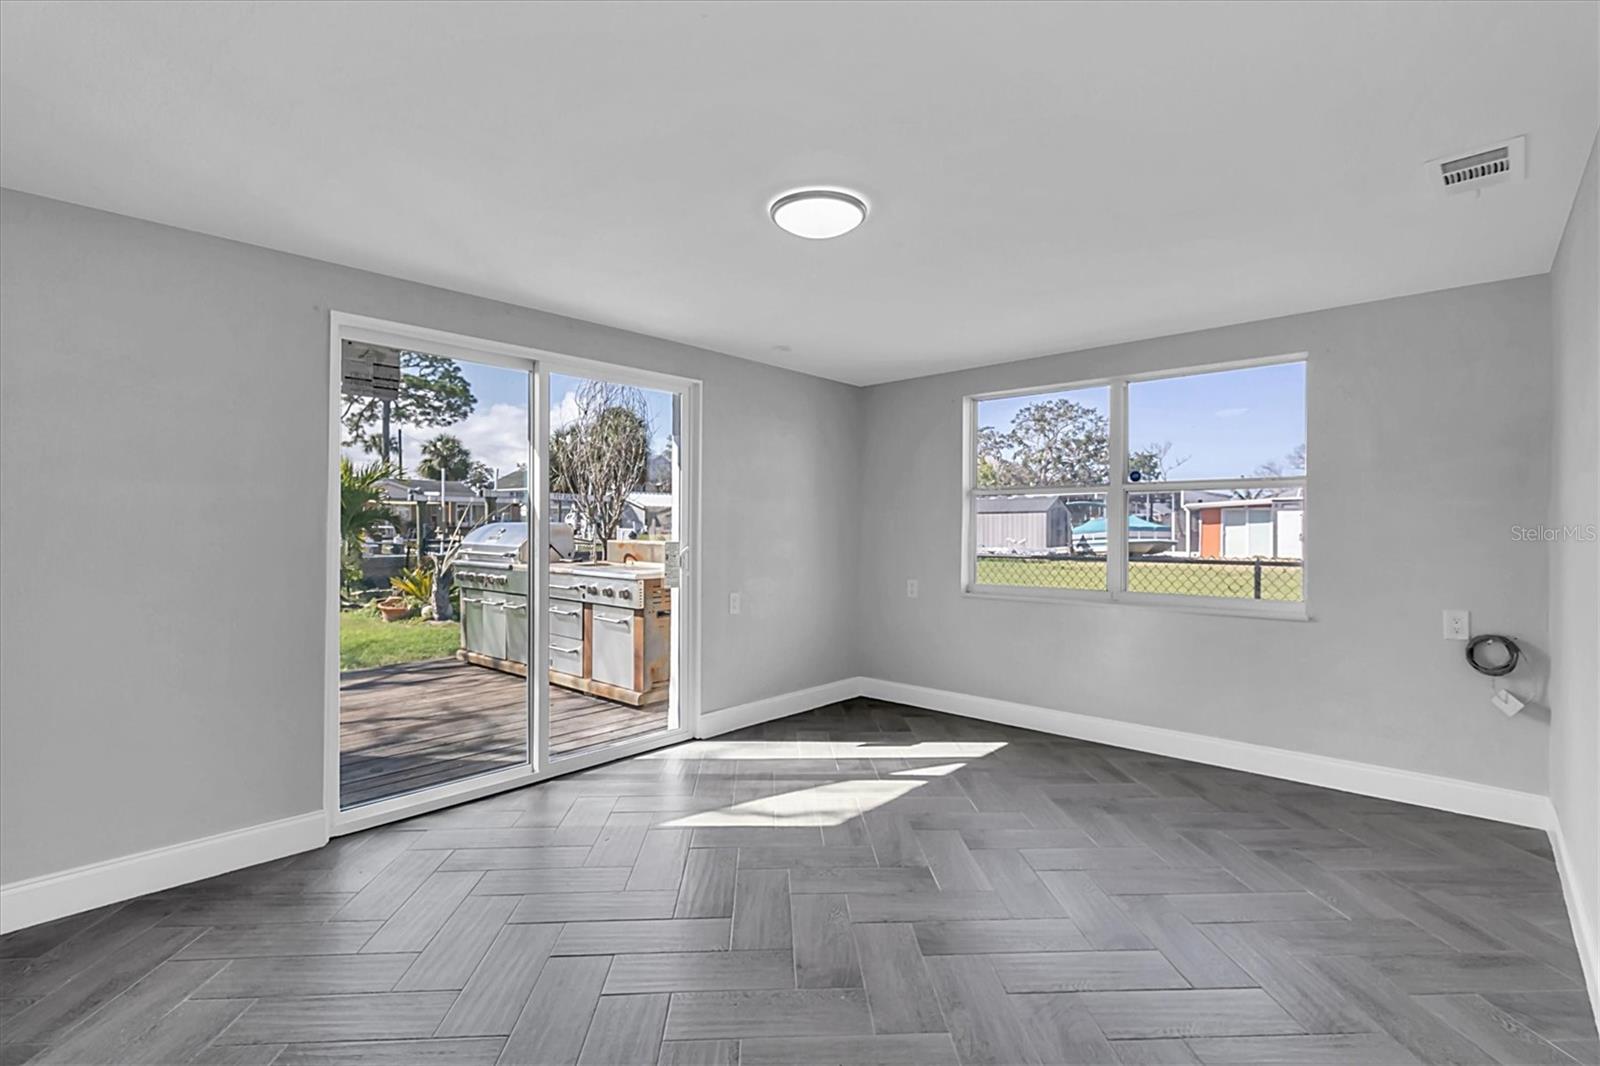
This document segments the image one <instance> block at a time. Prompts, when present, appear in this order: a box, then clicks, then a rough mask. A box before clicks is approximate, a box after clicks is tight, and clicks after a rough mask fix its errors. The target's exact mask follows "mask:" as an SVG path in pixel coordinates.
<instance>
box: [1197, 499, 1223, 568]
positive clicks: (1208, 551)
mask: <svg viewBox="0 0 1600 1066" xmlns="http://www.w3.org/2000/svg"><path fill="white" fill-rule="evenodd" d="M1200 557H1201V558H1202V559H1218V558H1221V557H1222V511H1220V510H1219V509H1217V508H1212V509H1210V510H1207V511H1201V512H1200Z"/></svg>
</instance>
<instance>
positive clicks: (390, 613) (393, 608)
mask: <svg viewBox="0 0 1600 1066" xmlns="http://www.w3.org/2000/svg"><path fill="white" fill-rule="evenodd" d="M377 608H378V613H379V614H381V615H383V620H384V621H385V622H398V621H400V619H402V618H409V617H410V616H411V614H412V612H413V611H415V609H416V608H414V607H412V606H411V605H410V604H409V603H407V602H406V601H405V600H379V601H378V603H377Z"/></svg>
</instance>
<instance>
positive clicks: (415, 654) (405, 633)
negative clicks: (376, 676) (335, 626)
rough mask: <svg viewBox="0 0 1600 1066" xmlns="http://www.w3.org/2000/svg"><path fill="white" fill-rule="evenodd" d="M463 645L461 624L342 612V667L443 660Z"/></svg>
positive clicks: (340, 617)
mask: <svg viewBox="0 0 1600 1066" xmlns="http://www.w3.org/2000/svg"><path fill="white" fill-rule="evenodd" d="M460 646H461V626H460V625H459V624H457V623H455V622H424V621H422V620H421V619H420V618H406V619H402V620H401V621H399V622H385V621H384V620H383V619H382V618H381V617H380V616H379V615H378V613H377V612H376V611H371V610H357V611H340V612H339V669H341V670H365V669H368V668H370V667H374V666H393V665H394V664H396V663H416V662H424V661H426V660H428V659H444V658H448V657H449V656H452V655H454V654H455V653H456V649H457V648H459V647H460Z"/></svg>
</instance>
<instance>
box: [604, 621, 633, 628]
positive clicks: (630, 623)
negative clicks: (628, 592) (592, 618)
mask: <svg viewBox="0 0 1600 1066" xmlns="http://www.w3.org/2000/svg"><path fill="white" fill-rule="evenodd" d="M600 621H602V622H604V623H605V624H606V625H608V626H627V627H628V628H630V629H631V628H633V620H632V619H628V620H626V621H625V620H623V619H621V618H602V619H600Z"/></svg>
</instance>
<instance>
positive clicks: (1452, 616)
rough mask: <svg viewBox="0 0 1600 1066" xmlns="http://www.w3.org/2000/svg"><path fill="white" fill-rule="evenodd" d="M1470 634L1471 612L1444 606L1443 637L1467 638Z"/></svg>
mask: <svg viewBox="0 0 1600 1066" xmlns="http://www.w3.org/2000/svg"><path fill="white" fill-rule="evenodd" d="M1471 636H1472V623H1471V612H1469V611H1456V610H1450V609H1448V608H1446V609H1445V612H1444V639H1445V640H1467V639H1468V638H1470V637H1471Z"/></svg>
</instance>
